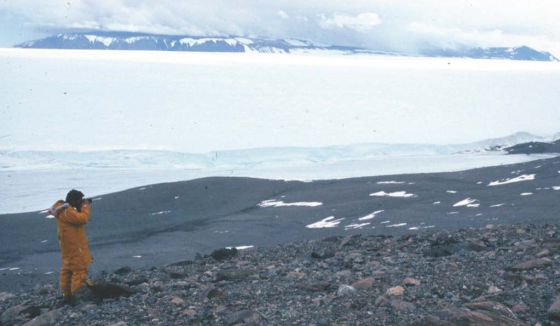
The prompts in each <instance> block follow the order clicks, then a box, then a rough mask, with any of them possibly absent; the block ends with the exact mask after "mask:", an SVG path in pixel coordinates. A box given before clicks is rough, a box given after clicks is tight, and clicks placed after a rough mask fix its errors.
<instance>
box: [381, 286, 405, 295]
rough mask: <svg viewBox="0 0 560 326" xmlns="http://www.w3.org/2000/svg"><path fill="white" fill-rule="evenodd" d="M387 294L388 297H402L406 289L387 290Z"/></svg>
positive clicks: (396, 287)
mask: <svg viewBox="0 0 560 326" xmlns="http://www.w3.org/2000/svg"><path fill="white" fill-rule="evenodd" d="M385 294H386V295H388V296H401V295H403V294H404V288H403V287H402V286H395V287H392V288H389V289H387V291H386V292H385Z"/></svg>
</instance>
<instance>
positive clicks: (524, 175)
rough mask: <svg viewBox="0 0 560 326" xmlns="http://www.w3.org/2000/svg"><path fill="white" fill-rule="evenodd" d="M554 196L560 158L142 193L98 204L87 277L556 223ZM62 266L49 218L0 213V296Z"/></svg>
mask: <svg viewBox="0 0 560 326" xmlns="http://www.w3.org/2000/svg"><path fill="white" fill-rule="evenodd" d="M63 195H64V193H63V194H61V195H60V196H63ZM559 196H560V157H554V158H550V159H542V160H536V161H531V162H526V163H520V164H512V165H503V166H495V167H486V168H480V169H473V170H468V171H460V172H449V173H426V174H408V175H394V176H381V177H363V178H353V179H341V180H323V181H313V182H300V181H282V180H263V179H251V178H227V177H215V178H204V179H197V180H191V181H184V182H175V183H165V184H157V185H151V186H144V187H138V188H133V189H130V190H126V191H122V192H118V193H113V194H107V195H103V196H99V197H96V198H94V202H93V210H92V215H91V219H90V222H89V223H88V226H87V233H88V237H89V240H90V247H91V251H92V254H93V256H94V264H93V265H92V270H91V273H92V275H93V276H96V275H99V274H100V273H101V272H102V271H110V270H114V269H116V268H118V267H120V266H122V265H129V266H131V267H133V268H148V267H151V266H162V265H166V264H169V263H173V262H176V261H180V260H185V259H192V258H193V257H195V255H196V254H197V253H208V252H210V251H212V250H214V249H216V248H219V247H226V246H232V247H237V246H255V247H256V248H261V247H270V246H273V245H277V244H282V243H287V242H292V241H300V240H313V239H321V238H324V237H328V236H335V235H337V236H338V235H351V234H357V233H360V234H364V235H368V234H373V235H394V236H399V235H402V234H407V233H417V232H420V231H422V230H426V229H432V228H433V229H438V230H442V229H444V230H453V229H459V228H465V227H481V226H484V225H486V224H525V223H534V224H546V223H550V224H557V223H559V219H558V217H559V216H560V205H559V204H558V203H559V201H558V199H559ZM57 199H59V198H58V197H53V198H52V201H53V202H54V201H56V200H57ZM59 265H60V254H59V248H58V241H57V239H56V225H55V223H54V221H53V220H52V218H49V216H48V214H47V212H30V213H22V214H9V215H2V216H0V291H13V290H16V289H22V288H23V289H26V288H32V287H33V286H34V285H35V284H37V282H39V281H50V282H56V280H57V278H58V269H59Z"/></svg>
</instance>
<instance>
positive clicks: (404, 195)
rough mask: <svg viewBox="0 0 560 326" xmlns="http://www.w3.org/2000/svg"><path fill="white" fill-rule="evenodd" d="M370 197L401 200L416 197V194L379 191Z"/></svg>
mask: <svg viewBox="0 0 560 326" xmlns="http://www.w3.org/2000/svg"><path fill="white" fill-rule="evenodd" d="M369 195H370V196H372V197H401V198H410V197H415V196H416V195H415V194H411V193H407V192H406V191H395V192H385V191H378V192H374V193H372V194H369Z"/></svg>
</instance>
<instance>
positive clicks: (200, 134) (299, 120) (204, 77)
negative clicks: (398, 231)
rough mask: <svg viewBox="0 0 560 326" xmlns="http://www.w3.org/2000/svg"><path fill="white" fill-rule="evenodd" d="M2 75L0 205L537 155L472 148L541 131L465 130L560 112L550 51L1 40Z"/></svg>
mask: <svg viewBox="0 0 560 326" xmlns="http://www.w3.org/2000/svg"><path fill="white" fill-rule="evenodd" d="M0 72H1V74H2V78H0V120H1V121H2V128H1V129H0V184H1V185H2V186H1V187H0V214H2V213H9V212H22V211H29V210H38V209H44V208H45V207H48V206H49V205H51V204H52V202H54V201H55V200H56V199H59V198H61V197H63V196H64V194H65V193H66V192H67V191H68V190H69V189H71V188H78V189H81V190H83V191H84V192H85V193H86V194H87V195H88V196H96V195H100V194H103V193H108V192H113V191H119V190H124V189H127V188H131V187H137V186H141V185H146V184H151V183H159V182H171V181H179V180H189V179H194V178H200V177H205V176H250V177H261V178H271V179H298V180H314V179H330V178H346V177H359V176H369V175H389V174H399V173H415V172H437V171H456V170H462V169H468V168H474V167H482V166H489V165H499V164H509V163H518V162H523V161H527V160H531V159H538V158H543V157H547V156H531V157H528V156H524V155H509V156H506V155H502V154H499V153H479V151H480V150H481V149H484V148H486V147H489V146H493V145H503V144H514V143H518V142H523V141H529V140H538V139H539V137H534V136H531V135H527V134H516V135H514V136H512V137H509V138H507V139H498V140H489V141H483V142H480V143H472V142H473V141H477V140H480V139H487V138H495V137H501V136H504V135H508V134H512V133H514V132H517V131H520V130H526V131H529V132H533V133H536V134H539V135H551V134H553V133H554V132H558V127H557V121H560V110H557V108H556V107H555V106H554V105H551V103H558V102H560V93H559V92H558V91H557V85H558V84H560V64H558V63H543V62H537V63H535V62H511V61H499V60H469V59H424V58H403V57H383V56H371V55H368V56H334V55H330V56H320V55H274V54H267V55H265V54H232V53H228V54H224V53H173V52H131V51H89V50H88V51H78V50H30V49H0ZM528 112H530V113H528ZM340 144H342V145H340ZM356 144H358V145H356ZM430 144H435V145H430ZM448 144H464V145H448ZM337 145H338V146H337ZM243 148H249V149H247V150H238V149H243ZM131 149H132V150H131ZM388 181H392V180H389V179H388Z"/></svg>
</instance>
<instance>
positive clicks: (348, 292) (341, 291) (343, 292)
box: [336, 284, 357, 297]
mask: <svg viewBox="0 0 560 326" xmlns="http://www.w3.org/2000/svg"><path fill="white" fill-rule="evenodd" d="M356 292H357V290H356V289H355V288H354V287H352V286H350V285H346V284H341V285H340V286H339V287H338V290H337V291H336V295H337V296H339V297H344V296H353V295H354V294H356Z"/></svg>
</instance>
